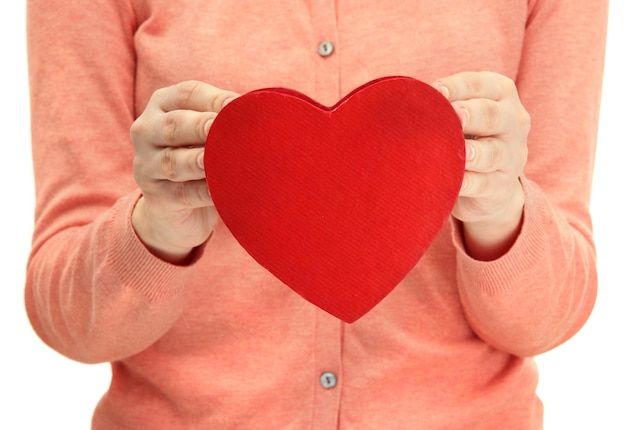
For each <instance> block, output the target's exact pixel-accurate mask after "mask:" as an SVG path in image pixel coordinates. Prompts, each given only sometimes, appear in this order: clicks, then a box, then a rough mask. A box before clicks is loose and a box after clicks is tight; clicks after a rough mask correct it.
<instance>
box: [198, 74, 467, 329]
mask: <svg viewBox="0 0 626 430" xmlns="http://www.w3.org/2000/svg"><path fill="white" fill-rule="evenodd" d="M464 166H465V144H464V138H463V132H462V130H461V125H460V122H459V120H458V118H457V116H456V114H455V112H454V111H453V109H452V107H451V106H450V104H449V103H448V101H447V100H445V98H444V97H443V96H442V95H441V94H439V93H438V92H437V91H436V90H435V89H433V88H432V87H430V86H429V85H427V84H424V83H422V82H420V81H418V80H415V79H412V78H408V77H389V78H382V79H379V80H376V81H372V82H370V83H368V84H366V85H364V86H362V87H360V88H358V89H356V90H355V91H353V92H351V93H350V94H349V95H348V96H346V97H345V98H343V99H342V100H341V101H340V102H339V103H337V104H336V105H335V106H333V107H324V106H322V105H320V104H319V103H317V102H315V101H313V100H311V99H309V98H308V97H306V96H304V95H302V94H299V93H297V92H295V91H292V90H289V89H281V88H275V89H271V88H270V89H263V90H257V91H253V92H250V93H248V94H245V95H243V96H241V97H239V98H238V99H236V100H234V101H232V102H231V103H230V104H229V105H227V106H226V107H225V108H224V109H223V110H222V111H221V112H220V113H219V114H218V116H217V118H216V119H215V122H214V123H213V125H212V127H211V131H210V132H209V136H208V138H207V145H206V152H205V170H206V176H207V184H208V187H209V190H210V192H211V195H212V197H213V200H214V202H215V205H216V208H217V210H218V212H219V214H220V216H221V218H222V220H223V221H224V223H225V225H226V226H227V227H228V228H229V229H230V231H231V232H232V234H233V235H234V237H235V238H236V239H237V240H238V241H239V243H240V244H241V246H242V247H243V248H245V249H246V250H247V251H248V253H250V255H251V256H252V257H253V258H254V259H255V260H257V261H258V262H259V263H260V264H261V265H262V266H264V267H265V268H266V269H268V270H269V271H270V272H272V273H273V274H274V275H275V276H276V277H278V278H279V279H280V280H281V281H283V282H284V283H285V284H286V285H288V286H289V287H290V288H292V289H293V290H294V291H296V292H297V293H298V294H300V295H301V296H302V297H304V298H305V299H306V300H308V301H310V302H311V303H313V304H315V305H316V306H319V307H320V308H322V309H324V310H326V311H327V312H329V313H330V314H332V315H335V316H336V317H337V318H340V319H342V320H344V321H346V322H354V321H355V320H357V319H358V318H360V317H361V316H363V315H364V314H365V313H367V312H368V311H369V310H370V309H372V308H373V307H374V306H375V305H376V304H377V303H379V302H380V301H381V300H382V299H383V298H384V297H385V296H386V295H387V294H389V292H391V291H392V290H393V288H395V286H396V285H397V284H398V283H399V282H400V281H401V280H402V279H403V278H404V277H405V276H406V274H407V273H408V272H409V271H410V270H411V269H412V268H413V267H414V266H415V264H417V262H418V261H419V260H420V258H421V257H422V256H423V255H424V253H425V252H426V251H427V249H428V247H429V246H430V244H431V243H432V241H433V240H434V238H435V237H436V236H437V234H438V233H439V231H440V230H441V228H442V226H443V224H444V222H445V221H446V219H447V218H448V217H449V216H450V213H451V211H452V208H453V206H454V203H455V201H456V198H457V196H458V191H459V188H460V185H461V181H462V177H463V172H464Z"/></svg>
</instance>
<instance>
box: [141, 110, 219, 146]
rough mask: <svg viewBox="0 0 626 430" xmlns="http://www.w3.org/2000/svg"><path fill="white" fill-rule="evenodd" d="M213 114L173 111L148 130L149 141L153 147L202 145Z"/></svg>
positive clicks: (163, 115) (213, 117)
mask: <svg viewBox="0 0 626 430" xmlns="http://www.w3.org/2000/svg"><path fill="white" fill-rule="evenodd" d="M216 115H217V114H216V113H215V112H196V111H190V110H174V111H171V112H166V113H164V114H162V115H160V116H159V117H158V120H157V122H156V123H155V124H154V126H153V127H152V128H151V130H149V134H150V135H149V139H150V141H151V142H152V144H153V145H155V146H161V147H170V146H194V145H204V143H205V141H206V138H207V130H208V124H210V123H211V122H212V121H213V120H214V119H215V117H216Z"/></svg>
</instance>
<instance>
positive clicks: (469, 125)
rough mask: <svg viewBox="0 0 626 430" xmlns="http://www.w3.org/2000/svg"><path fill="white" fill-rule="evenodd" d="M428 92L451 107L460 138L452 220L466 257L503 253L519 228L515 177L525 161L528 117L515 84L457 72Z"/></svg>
mask: <svg viewBox="0 0 626 430" xmlns="http://www.w3.org/2000/svg"><path fill="white" fill-rule="evenodd" d="M433 86H434V87H435V88H436V89H438V90H439V91H440V92H441V93H442V94H443V95H444V96H445V97H446V98H447V99H448V100H449V101H450V103H451V104H452V106H453V108H454V110H455V111H456V112H457V115H458V116H459V119H460V120H461V124H462V126H463V132H464V133H465V136H466V138H465V146H466V154H467V155H466V164H465V175H464V178H463V184H462V186H461V191H460V193H459V198H458V200H457V202H456V205H455V207H454V210H453V212H452V214H453V216H454V217H455V218H457V219H458V220H459V221H461V222H462V223H463V235H464V240H465V247H466V250H467V252H468V254H469V255H471V256H472V257H474V258H476V259H480V260H493V259H495V258H498V257H500V256H502V255H503V254H505V253H506V251H507V250H508V249H509V248H510V246H511V245H512V244H513V242H514V241H515V239H516V238H517V235H518V234H519V230H520V228H521V223H522V213H523V208H524V193H523V190H522V186H521V183H520V180H519V178H520V176H521V175H522V173H523V171H524V167H525V166H526V159H527V153H528V148H527V138H528V133H529V131H530V116H529V114H528V112H527V111H526V109H524V106H523V105H522V103H521V101H520V98H519V95H518V92H517V88H516V86H515V83H514V82H513V81H512V80H511V79H509V78H508V77H506V76H503V75H500V74H497V73H492V72H463V73H458V74H455V75H452V76H448V77H446V78H442V79H439V80H437V81H436V82H435V83H434V84H433Z"/></svg>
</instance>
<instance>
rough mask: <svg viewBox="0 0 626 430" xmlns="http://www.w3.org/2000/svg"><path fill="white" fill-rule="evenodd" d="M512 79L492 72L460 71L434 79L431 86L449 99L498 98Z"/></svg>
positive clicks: (503, 93) (502, 94)
mask: <svg viewBox="0 0 626 430" xmlns="http://www.w3.org/2000/svg"><path fill="white" fill-rule="evenodd" d="M511 83H512V81H511V80H510V79H509V78H507V77H505V76H503V75H500V74H497V73H493V72H461V73H457V74H454V75H451V76H448V77H445V78H441V79H438V80H437V81H435V83H434V84H433V86H434V87H435V88H436V89H438V90H439V91H440V92H441V93H442V94H443V95H444V96H445V97H446V98H447V99H448V100H449V101H451V102H452V101H456V100H469V99H473V98H485V99H491V100H500V99H501V98H502V97H504V95H505V92H506V90H507V87H508V86H509V85H510V84H511Z"/></svg>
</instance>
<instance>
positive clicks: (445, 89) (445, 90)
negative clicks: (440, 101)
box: [439, 86, 450, 99]
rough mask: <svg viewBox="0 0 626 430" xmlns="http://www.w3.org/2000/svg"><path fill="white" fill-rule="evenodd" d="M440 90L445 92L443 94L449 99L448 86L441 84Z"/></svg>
mask: <svg viewBox="0 0 626 430" xmlns="http://www.w3.org/2000/svg"><path fill="white" fill-rule="evenodd" d="M439 92H440V93H441V94H443V96H444V97H445V98H446V99H448V98H449V97H450V90H448V88H447V87H444V86H441V87H439Z"/></svg>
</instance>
